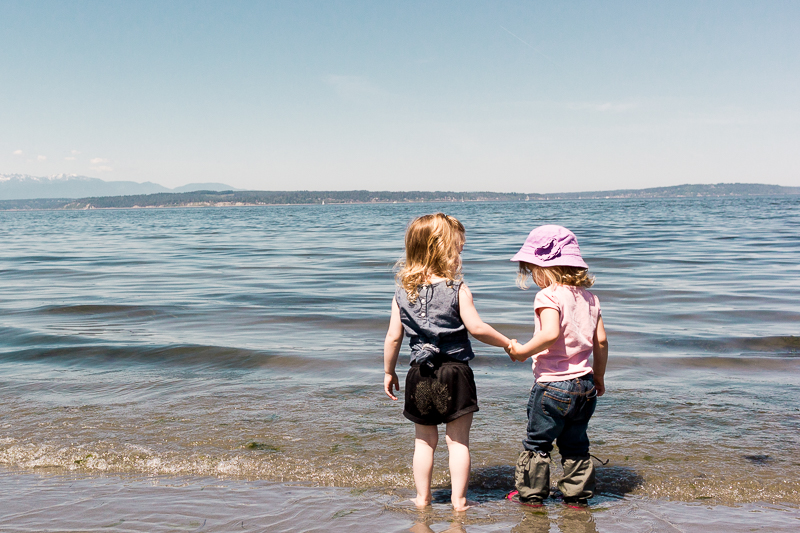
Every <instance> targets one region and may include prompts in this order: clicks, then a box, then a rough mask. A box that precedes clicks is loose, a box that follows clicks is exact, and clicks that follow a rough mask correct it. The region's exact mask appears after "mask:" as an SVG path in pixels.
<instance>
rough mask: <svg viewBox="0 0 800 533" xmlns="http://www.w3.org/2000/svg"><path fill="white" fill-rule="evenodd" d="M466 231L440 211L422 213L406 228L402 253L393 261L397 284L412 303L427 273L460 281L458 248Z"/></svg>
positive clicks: (459, 251) (427, 276) (453, 219)
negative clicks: (399, 257) (396, 260)
mask: <svg viewBox="0 0 800 533" xmlns="http://www.w3.org/2000/svg"><path fill="white" fill-rule="evenodd" d="M465 234H466V230H465V229H464V225H463V224H461V222H459V221H458V219H456V218H455V217H451V216H449V215H445V214H444V213H434V214H432V215H423V216H421V217H418V218H415V219H414V220H412V221H411V223H410V224H409V225H408V228H407V229H406V256H405V258H404V259H401V260H400V261H398V262H397V265H396V268H397V275H396V276H395V279H396V281H397V284H398V285H399V286H401V287H403V289H405V291H406V294H407V295H408V301H409V302H411V303H414V302H416V301H417V297H418V296H419V286H420V285H423V284H425V283H426V282H427V281H428V280H429V279H430V277H431V276H439V277H441V278H445V279H447V280H450V281H459V280H461V249H462V247H463V245H464V241H465Z"/></svg>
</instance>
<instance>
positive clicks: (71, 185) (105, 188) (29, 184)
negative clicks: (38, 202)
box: [0, 174, 237, 200]
mask: <svg viewBox="0 0 800 533" xmlns="http://www.w3.org/2000/svg"><path fill="white" fill-rule="evenodd" d="M235 190H237V189H234V188H233V187H231V186H230V185H225V184H224V183H190V184H188V185H183V186H182V187H176V188H174V189H169V188H167V187H164V186H162V185H159V184H157V183H152V182H150V181H146V182H144V183H137V182H135V181H104V180H101V179H98V178H89V177H86V176H76V175H72V174H59V175H56V176H46V177H42V176H28V175H26V174H0V200H24V199H38V198H86V197H90V196H125V195H130V194H153V193H159V192H191V191H235Z"/></svg>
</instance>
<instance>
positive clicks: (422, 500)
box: [410, 496, 431, 509]
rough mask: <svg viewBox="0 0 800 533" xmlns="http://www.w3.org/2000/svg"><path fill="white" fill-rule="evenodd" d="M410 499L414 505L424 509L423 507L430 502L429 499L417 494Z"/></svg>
mask: <svg viewBox="0 0 800 533" xmlns="http://www.w3.org/2000/svg"><path fill="white" fill-rule="evenodd" d="M410 501H411V503H413V504H414V505H416V506H417V507H418V508H419V509H424V508H425V507H427V506H429V505H430V504H431V501H430V500H426V499H425V498H423V497H421V496H417V497H416V498H411V500H410Z"/></svg>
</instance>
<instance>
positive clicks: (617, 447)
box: [0, 196, 800, 532]
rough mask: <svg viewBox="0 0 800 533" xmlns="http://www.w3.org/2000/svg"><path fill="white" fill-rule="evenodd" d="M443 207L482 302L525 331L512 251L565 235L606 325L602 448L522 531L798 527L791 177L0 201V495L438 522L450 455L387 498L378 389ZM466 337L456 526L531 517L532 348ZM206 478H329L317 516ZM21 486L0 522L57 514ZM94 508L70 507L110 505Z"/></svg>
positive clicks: (394, 479)
mask: <svg viewBox="0 0 800 533" xmlns="http://www.w3.org/2000/svg"><path fill="white" fill-rule="evenodd" d="M436 210H444V211H446V212H447V213H449V214H453V215H455V216H457V217H458V218H459V219H460V220H461V221H462V222H463V223H464V224H465V226H466V227H467V244H466V247H465V249H464V254H463V258H464V272H465V278H466V281H467V283H468V284H469V286H470V288H471V289H472V291H473V293H474V295H475V300H476V306H477V308H478V310H479V312H480V313H481V315H482V317H483V318H484V320H486V321H487V322H489V323H491V324H493V325H495V326H496V327H497V328H498V329H499V330H501V331H503V332H504V333H506V334H508V335H509V336H514V337H517V338H519V339H520V340H523V341H524V340H527V339H528V338H529V337H530V335H531V334H532V302H533V297H534V295H535V292H534V291H533V290H529V291H521V290H519V289H518V288H516V287H515V285H514V279H515V276H516V272H515V268H514V267H515V265H514V264H513V263H511V262H509V261H508V259H509V257H510V256H511V255H512V254H513V253H514V252H515V251H516V250H517V249H518V247H519V246H520V245H521V243H522V242H523V241H524V239H525V236H526V235H527V233H528V232H529V231H530V229H532V228H533V227H535V226H537V225H539V224H544V223H557V224H562V225H565V226H567V227H569V228H570V229H572V230H573V231H574V232H575V233H576V234H577V235H578V238H579V241H580V244H581V250H582V251H583V254H584V258H585V259H586V261H587V262H588V264H589V265H590V267H591V270H592V271H593V272H594V273H595V275H596V276H597V283H596V285H595V287H594V289H593V291H594V292H595V293H596V294H597V295H598V296H599V298H600V301H601V305H602V307H603V316H604V321H605V323H606V328H607V330H608V334H609V342H610V346H611V349H610V360H609V371H608V375H607V378H606V382H607V387H608V393H607V394H606V396H604V397H603V398H602V399H601V400H600V403H599V405H598V409H597V413H596V414H595V417H594V418H593V421H592V425H591V426H590V438H591V439H592V441H593V448H592V451H593V453H594V454H595V455H597V456H599V457H601V458H602V459H604V460H605V459H608V460H609V463H608V464H607V465H605V466H600V467H598V477H599V487H598V488H599V489H600V491H601V495H600V497H598V498H596V503H595V507H594V508H595V510H594V511H592V512H590V513H589V514H587V515H586V516H584V517H583V518H581V517H578V518H576V517H574V516H573V517H568V518H567V519H564V518H563V517H562V516H561V514H559V513H561V511H560V510H558V509H559V508H557V507H553V506H554V505H556V503H554V502H552V503H551V504H549V505H550V506H549V507H548V511H547V512H549V513H550V516H549V517H548V516H547V514H545V516H546V520H545V521H544V522H541V520H540V521H539V522H540V523H539V525H538V526H530V527H536V528H539V529H524V530H525V531H527V530H530V531H539V530H543V531H547V529H542V528H543V527H549V528H553V530H556V531H557V530H561V531H566V530H568V529H569V527H571V526H564V525H563V524H562V522H564V520H566V523H567V524H569V523H573V522H574V523H576V524H584V526H585V523H584V522H586V520H588V521H589V522H587V523H591V524H594V526H593V527H596V528H599V529H597V530H599V531H623V530H625V527H627V526H626V524H628V525H631V524H635V523H641V521H642V520H644V518H643V517H644V516H645V515H646V516H650V515H652V516H663V517H664V519H665V520H667V522H668V523H673V522H675V520H678V519H679V518H680V517H682V518H681V519H684V520H690V521H691V520H692V519H696V520H697V523H706V522H707V520H706V518H707V516H706V515H703V513H704V512H705V511H704V510H706V509H707V508H708V506H711V507H712V508H713V509H714V511H713V513H712V514H714V513H716V516H723V517H725V519H726V520H727V521H728V523H730V524H733V525H732V526H729V527H728V529H727V531H739V530H741V531H746V530H749V526H750V525H751V524H750V522H748V521H749V520H751V519H754V518H753V517H757V520H756V521H755V522H754V523H756V524H762V525H763V524H771V525H770V527H769V529H771V530H773V531H777V530H780V529H779V528H776V527H777V526H775V524H782V523H786V524H794V525H793V526H790V527H789V528H788V529H786V530H787V531H790V530H794V529H793V528H795V527H796V525H797V523H798V522H797V520H798V518H800V512H798V508H799V507H798V506H799V505H800V482H798V481H797V479H796V477H795V476H793V475H791V474H790V473H791V472H794V471H795V470H796V469H797V467H798V466H800V459H798V452H799V451H800V408H798V407H797V404H796V399H797V398H798V396H799V395H800V306H798V305H797V302H798V301H800V198H798V197H791V196H784V197H758V198H714V199H669V200H607V201H603V200H596V201H558V202H556V201H553V202H516V203H448V204H383V205H350V206H337V205H325V206H287V207H281V206H278V207H259V208H221V209H213V208H209V209H163V210H145V209H142V210H107V211H81V212H60V211H59V212H55V211H54V212H48V211H41V212H0V244H1V245H2V246H0V316H2V320H1V321H0V398H1V399H2V402H0V473H2V474H3V476H4V479H5V481H4V484H5V485H6V486H17V487H21V489H20V491H13V492H11V491H6V492H0V502H2V501H3V500H5V501H6V502H7V503H9V504H11V505H12V507H13V508H15V509H23V507H24V505H25V503H24V502H31V501H32V500H31V499H30V498H27V499H24V501H23V500H21V499H20V496H18V495H19V494H28V493H30V494H40V493H42V492H41V491H40V490H38V489H37V487H41V486H42V485H44V486H46V487H47V491H45V492H47V493H52V494H55V495H60V497H62V498H68V495H69V494H72V491H74V490H76V489H75V488H74V487H76V486H80V487H81V489H80V490H82V491H84V492H85V493H86V494H94V495H98V494H99V495H101V496H102V495H103V494H105V495H106V496H105V497H109V496H108V494H121V493H122V492H123V489H125V490H127V489H130V490H131V491H133V492H132V494H135V495H136V496H135V498H134V497H133V496H131V497H132V498H133V500H131V501H132V502H133V501H134V500H135V501H136V502H138V503H137V504H135V507H136V508H140V507H141V506H142V505H146V506H147V508H148V509H150V510H151V513H152V516H151V518H152V517H153V516H162V515H163V516H166V515H168V514H169V513H170V510H171V509H173V508H174V506H175V505H177V504H178V503H176V502H183V501H184V500H187V499H188V500H187V501H190V503H191V502H193V503H191V505H190V507H192V506H194V507H192V508H194V509H195V510H196V511H197V513H200V514H202V512H205V511H207V512H208V513H209V514H208V517H207V518H208V519H209V520H211V519H212V518H213V517H216V518H217V519H218V522H217V523H218V524H232V523H234V522H235V521H236V520H238V519H241V520H243V521H247V520H249V519H252V520H250V522H249V523H256V524H258V523H260V524H262V526H263V525H264V524H271V525H273V526H275V524H277V523H279V522H281V521H282V520H291V522H292V523H293V524H295V528H296V529H295V530H314V529H315V528H320V530H336V529H337V527H342V528H343V529H349V530H351V531H353V530H355V531H373V530H374V528H373V527H371V526H368V525H366V524H367V523H369V520H370V519H369V518H366V517H368V516H383V515H385V514H386V513H388V515H386V516H390V517H391V519H389V518H386V517H384V518H382V519H381V520H388V522H387V524H389V523H391V525H387V526H386V528H387V529H386V530H404V529H408V528H409V527H411V525H413V524H414V523H415V521H416V522H418V525H419V524H423V525H425V524H427V525H426V527H431V528H433V529H434V530H437V531H439V530H441V529H443V527H444V526H442V527H439V526H438V525H437V524H439V523H444V522H441V521H442V520H445V521H448V520H451V519H452V518H447V516H449V515H446V512H445V509H446V505H445V503H443V502H447V501H448V500H449V496H448V494H447V491H446V487H447V479H448V478H447V472H446V468H445V465H446V452H442V453H441V454H440V453H438V452H437V469H436V471H435V474H434V483H435V484H436V485H437V487H439V489H437V491H436V498H437V502H440V503H436V504H435V505H434V511H433V515H431V516H423V517H422V518H420V516H418V515H416V514H415V512H414V511H412V510H410V509H406V508H405V507H404V504H403V503H402V502H403V499H404V498H405V497H407V496H409V495H411V494H412V486H413V483H412V476H411V469H410V455H411V451H412V447H413V424H411V423H409V422H408V421H407V420H405V419H404V418H403V416H402V414H401V412H402V404H401V402H392V401H391V400H389V399H388V398H386V397H385V396H384V395H383V392H382V344H383V336H384V335H385V328H386V326H387V323H388V310H389V305H390V301H391V295H392V293H393V280H392V265H393V264H394V262H395V261H396V260H397V259H398V258H399V256H400V255H401V254H402V242H403V232H404V229H405V225H406V223H407V222H408V221H409V220H410V219H411V218H413V217H414V216H417V215H419V214H423V213H428V212H433V211H436ZM474 346H475V348H476V352H477V354H478V357H477V358H476V359H475V361H474V362H473V368H474V369H475V374H476V380H477V385H478V398H479V402H480V406H481V411H480V412H479V413H478V414H477V415H476V417H475V423H474V426H473V432H472V452H473V475H472V481H471V485H470V495H471V497H472V498H473V499H476V500H478V501H479V502H481V503H482V505H481V506H480V507H479V508H477V509H476V510H474V511H470V513H468V514H469V516H468V517H467V519H466V520H467V521H466V522H464V523H463V524H462V525H463V527H464V528H466V530H467V531H471V532H476V531H490V530H491V531H507V530H508V529H509V528H510V527H511V525H513V524H519V527H523V525H524V524H526V523H527V524H528V526H529V525H530V523H531V522H530V520H529V519H530V516H532V515H530V513H528V514H525V513H522V514H520V510H519V509H516V508H512V507H510V505H511V504H508V503H505V502H503V501H502V495H503V494H504V492H505V491H506V490H508V489H509V486H510V480H511V473H512V471H513V467H512V465H513V463H514V461H515V459H516V454H517V452H518V451H519V449H520V440H521V438H522V436H523V432H524V425H525V402H526V400H527V393H528V390H529V388H530V386H531V380H532V375H531V372H530V367H529V366H528V365H527V364H518V363H511V362H510V361H509V360H508V358H507V357H506V355H505V354H504V353H503V352H502V350H499V349H497V348H492V347H488V346H485V345H480V344H479V343H475V344H474ZM401 361H402V364H401V366H400V368H399V369H398V371H399V372H400V373H401V375H402V373H403V371H404V368H405V366H403V365H405V364H406V362H407V356H401ZM401 384H402V378H401ZM153 480H155V481H153ZM297 483H300V484H301V486H300V487H299V488H298V487H297V486H296V484H297ZM156 485H158V486H173V485H175V486H178V487H188V488H186V489H185V490H183V489H182V490H177V489H175V490H171V489H170V490H166V489H165V490H163V491H161V492H159V490H157V489H156V488H154V487H156ZM206 486H214V487H216V488H215V490H216V491H218V492H219V493H220V494H223V495H227V497H228V498H235V497H239V495H241V494H248V495H249V496H248V497H247V498H249V499H248V500H247V501H250V500H253V502H257V501H264V502H272V503H274V502H276V501H281V499H280V498H279V497H277V496H276V495H280V494H283V493H284V492H285V491H288V490H289V488H287V487H294V489H292V490H301V491H302V490H307V491H311V493H312V494H316V492H314V491H322V493H323V494H324V495H325V496H324V498H327V500H325V501H327V502H328V503H327V504H326V505H327V506H328V507H326V512H327V511H330V513H328V514H325V513H322V515H318V514H315V513H316V511H312V510H313V509H316V505H317V504H318V501H317V498H316V497H314V498H309V499H308V501H307V500H306V499H304V498H298V499H297V500H296V501H294V500H292V501H293V502H294V503H293V504H292V505H290V506H288V507H287V506H284V507H283V508H284V511H282V512H285V513H286V514H285V516H284V515H280V516H278V515H274V516H273V515H270V514H269V513H267V514H264V513H261V512H260V511H259V512H255V511H253V510H252V509H251V508H249V507H248V508H247V509H250V511H247V510H242V509H237V510H236V512H233V511H230V509H228V510H227V511H226V510H225V509H223V508H222V507H219V506H217V507H214V504H213V503H212V500H208V501H206V500H204V497H203V496H201V495H200V490H201V489H202V488H203V487H206ZM320 486H321V487H327V488H324V489H322V488H317V489H314V488H312V487H320ZM70 487H73V488H70ZM148 487H150V488H148ZM26 491H28V492H26ZM240 493H241V494H240ZM14 494H16V495H17V496H14ZM164 495H171V496H164ZM98 497H100V496H98ZM136 498H138V499H136ZM170 498H173V499H170ZM56 499H58V498H56ZM223 499H224V498H223ZM33 501H35V502H36V501H37V500H35V498H34V500H33ZM213 501H218V499H216V500H213ZM203 502H205V503H203ZM38 503H40V504H42V505H40V506H38V507H37V509H38V510H37V512H36V513H32V512H29V511H24V509H23V510H21V511H20V513H21V514H18V515H14V516H15V517H16V518H14V521H13V522H5V523H4V522H3V521H2V519H0V527H1V526H8V525H9V524H12V523H13V524H14V527H15V528H17V529H20V530H23V529H27V530H37V529H42V527H43V526H42V524H45V523H48V522H47V520H52V519H54V518H56V517H59V516H61V518H63V519H64V520H66V518H65V517H64V516H62V515H61V514H60V513H61V512H60V511H58V510H57V508H58V506H55V507H53V508H50V507H47V505H44V503H46V502H45V501H44V500H40V501H38ZM272 503H269V505H272ZM220 505H221V504H220ZM254 505H255V503H254ZM14 506H16V507H14ZM131 506H134V504H133V503H132V504H131ZM47 509H51V510H50V511H48V510H47ZM76 509H80V505H78V506H77V507H76ZM92 509H93V510H89V511H86V512H84V513H81V514H80V517H81V519H82V520H84V523H83V525H82V526H80V527H79V526H74V527H75V528H78V529H80V528H81V527H82V528H89V526H90V525H92V524H93V525H94V526H96V527H98V528H100V527H103V526H104V525H107V524H105V523H101V522H103V521H104V520H105V519H106V518H108V517H107V516H106V515H104V514H103V512H101V510H99V509H98V508H95V507H92ZM351 509H357V510H358V511H357V512H356V511H353V512H352V513H350V511H349V510H351ZM129 510H130V509H129ZM229 511H230V512H229ZM120 512H122V511H120ZM248 512H249V513H250V514H248ZM708 512H711V511H708ZM131 513H133V511H131ZM159 513H161V514H159ZM226 513H228V514H226ZM236 513H240V514H236ZM241 513H244V514H241ZM337 513H339V515H337ZM341 513H347V515H344V514H341ZM359 513H366V514H365V515H363V516H362V515H361V514H359ZM436 513H439V514H436ZM441 513H445V514H441ZM647 513H650V514H647ZM720 513H721V514H720ZM2 514H3V513H2V512H0V516H1V515H2ZM279 514H280V513H279ZM350 514H353V517H350V518H347V519H345V516H349V515H350ZM234 515H235V516H234ZM334 515H336V516H334ZM115 516H116V515H115ZM148 516H149V515H148ZM198 516H199V515H198ZM269 516H273V518H272V519H271V518H269ZM312 516H313V518H312ZM359 516H361V518H360V519H358V520H356V519H354V517H359ZM20 517H22V518H20ZM291 517H294V518H291ZM320 517H322V518H320ZM443 517H444V518H443ZM526 517H527V518H526ZM587 517H588V518H587ZM704 517H705V518H704ZM584 518H586V520H584ZM120 519H126V517H122V518H120ZM351 519H352V520H351ZM115 520H116V519H115ZM127 520H128V521H127V524H128V525H131V524H136V523H140V522H136V521H135V520H133V515H131V516H128V517H127ZM187 520H188V521H187V522H186V524H191V523H193V522H192V520H194V519H191V520H190V519H187ZM226 520H227V521H226ZM271 520H272V521H271ZM359 520H360V521H359ZM365 520H366V522H365ZM437 520H438V521H439V522H437ZM526 520H528V522H526ZM626 520H627V522H626ZM754 520H755V519H754ZM559 521H561V522H559ZM145 522H146V520H145ZM145 522H141V523H145ZM200 522H201V523H202V522H203V520H202V519H200ZM212 522H213V520H212ZM351 522H352V523H351ZM678 522H680V520H678ZM64 523H65V524H68V523H69V521H65V522H64ZM287 523H288V522H287ZM448 523H449V522H448ZM612 523H613V524H614V525H613V526H612V525H611V524H612ZM675 523H677V522H675ZM337 524H338V526H337ZM344 524H350V525H347V526H344ZM359 524H360V525H359ZM509 524H510V525H509ZM548 524H549V525H548ZM737 525H738V526H741V527H740V529H736V527H737ZM94 526H92V527H94ZM506 526H508V527H506ZM528 526H525V527H528ZM584 526H581V527H584ZM65 527H67V529H68V528H69V527H72V526H65ZM125 527H127V526H123V525H119V524H118V525H117V526H115V528H117V529H125ZM131 527H132V528H133V529H132V530H137V529H136V527H134V526H131ZM187 527H188V526H187ZM198 527H199V526H198ZM209 527H210V526H209ZM275 527H277V526H275ZM459 527H461V526H459ZM576 527H577V526H576ZM585 527H588V526H585ZM631 527H633V526H631ZM653 527H654V528H655V529H656V530H658V527H656V526H653ZM678 527H683V526H678ZM731 527H732V528H733V529H731ZM142 528H143V529H141V530H147V529H148V528H147V527H144V526H142ZM437 528H438V529H437ZM487 528H488V529H487ZM492 528H495V529H492ZM565 528H566V529H565ZM604 528H606V529H604ZM223 529H224V527H223ZM262 529H263V528H262ZM106 530H107V529H106ZM275 530H278V529H275ZM586 530H587V531H588V530H589V529H586ZM632 530H635V529H632ZM640 530H641V529H640ZM520 531H522V530H520ZM581 531H583V529H581Z"/></svg>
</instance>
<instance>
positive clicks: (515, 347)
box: [505, 339, 527, 361]
mask: <svg viewBox="0 0 800 533" xmlns="http://www.w3.org/2000/svg"><path fill="white" fill-rule="evenodd" d="M520 348H522V345H521V344H520V343H519V342H517V339H511V342H510V343H509V344H508V346H506V347H505V350H506V353H507V354H508V356H509V357H510V358H511V360H512V361H524V360H525V359H527V358H526V357H523V358H520V357H521V356H520V355H519V349H520Z"/></svg>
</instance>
